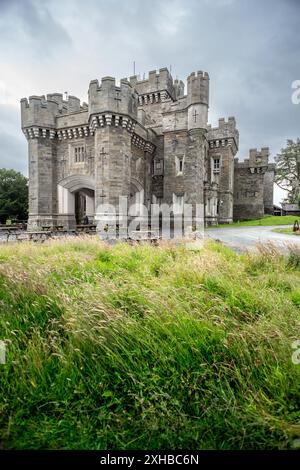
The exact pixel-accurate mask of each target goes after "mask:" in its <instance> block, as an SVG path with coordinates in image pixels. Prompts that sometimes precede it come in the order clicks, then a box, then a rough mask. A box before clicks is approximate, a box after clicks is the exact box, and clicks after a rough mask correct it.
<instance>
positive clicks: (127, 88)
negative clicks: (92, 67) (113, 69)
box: [88, 77, 138, 119]
mask: <svg viewBox="0 0 300 470" xmlns="http://www.w3.org/2000/svg"><path fill="white" fill-rule="evenodd" d="M88 95H89V114H90V115H91V114H94V113H101V112H104V111H111V112H115V113H120V114H126V115H129V116H131V117H132V118H134V119H136V117H137V103H138V94H137V92H136V91H135V89H134V88H133V87H132V85H131V83H130V82H129V81H128V80H127V78H122V79H121V80H120V86H116V79H115V78H114V77H103V78H102V79H101V84H99V81H98V80H92V81H91V82H90V86H89V91H88Z"/></svg>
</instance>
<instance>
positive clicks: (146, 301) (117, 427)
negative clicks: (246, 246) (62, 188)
mask: <svg viewBox="0 0 300 470" xmlns="http://www.w3.org/2000/svg"><path fill="white" fill-rule="evenodd" d="M261 251H262V253H260V254H248V255H242V256H238V255H236V254H234V253H233V252H231V251H230V250H229V249H227V248H224V247H223V246H221V245H220V244H216V243H212V242H210V243H208V244H207V245H206V246H205V247H204V248H203V249H201V250H199V251H197V252H195V251H193V252H192V251H191V250H188V249H185V247H184V246H178V247H175V246H173V245H171V244H170V245H168V244H163V245H161V246H158V247H150V246H147V245H145V246H128V245H125V244H119V245H115V246H113V247H108V246H106V245H104V244H102V243H101V242H100V241H97V240H92V241H86V240H85V239H82V240H79V241H78V240H76V241H67V242H61V241H52V242H51V243H48V244H47V245H43V246H34V245H32V244H22V245H18V246H13V247H12V246H6V247H3V248H1V252H0V299H1V304H0V309H1V313H0V339H2V340H3V339H4V340H6V343H7V363H6V364H5V365H0V396H1V401H0V440H1V445H2V447H4V448H7V449H123V450H125V449H140V448H147V449H162V448H169V449H174V448H184V449H277V448H280V449H286V448H290V447H292V446H293V442H296V441H295V440H296V439H297V438H299V437H300V419H299V418H300V412H299V392H300V366H297V365H294V364H293V363H292V360H291V355H292V352H293V350H292V349H291V343H292V342H293V341H294V340H296V339H299V337H300V325H299V307H300V289H299V287H300V278H299V267H300V263H299V253H297V251H296V249H295V250H294V251H291V252H290V255H289V257H284V256H282V255H280V254H279V253H276V252H274V250H272V249H271V248H270V247H269V248H268V247H267V248H266V247H265V248H263V247H262V248H261Z"/></svg>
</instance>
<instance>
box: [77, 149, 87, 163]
mask: <svg viewBox="0 0 300 470" xmlns="http://www.w3.org/2000/svg"><path fill="white" fill-rule="evenodd" d="M74 155H75V163H81V162H84V161H85V151H84V147H75V149H74Z"/></svg>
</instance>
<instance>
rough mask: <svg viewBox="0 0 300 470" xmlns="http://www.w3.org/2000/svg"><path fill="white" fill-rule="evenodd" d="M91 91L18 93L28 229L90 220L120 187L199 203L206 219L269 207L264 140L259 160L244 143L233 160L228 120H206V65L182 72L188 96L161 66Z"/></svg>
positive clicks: (235, 136)
mask: <svg viewBox="0 0 300 470" xmlns="http://www.w3.org/2000/svg"><path fill="white" fill-rule="evenodd" d="M88 96H89V102H88V105H87V104H86V103H83V104H82V105H81V104H80V101H79V99H78V98H76V97H74V96H69V97H68V98H67V99H66V100H65V99H63V95H62V94H60V93H52V94H48V95H47V97H46V98H45V96H31V97H30V98H29V100H27V99H26V98H24V99H22V100H21V115H22V129H23V132H24V134H25V136H26V138H27V139H28V154H29V221H28V228H29V230H36V229H39V228H42V227H43V226H47V227H48V226H50V227H54V226H55V225H63V227H64V228H65V229H67V230H69V229H74V228H75V225H76V218H77V222H79V220H78V219H81V218H82V217H83V216H85V217H86V216H87V217H88V220H89V221H92V220H93V217H94V215H95V211H96V208H97V207H98V206H99V205H100V204H102V203H108V204H111V205H113V206H115V207H117V206H118V202H119V197H120V196H122V197H125V198H126V199H127V202H128V205H130V204H132V203H133V202H142V203H144V204H145V205H146V206H147V207H148V208H149V206H150V204H151V202H159V203H167V204H172V203H174V202H176V201H178V200H180V201H181V202H182V201H184V203H192V204H193V205H198V206H203V208H204V207H205V217H206V221H207V224H215V223H217V222H226V223H230V222H232V220H233V217H235V218H247V217H249V216H250V217H257V216H259V215H262V214H263V213H264V212H265V211H267V212H270V211H272V207H273V178H274V166H272V165H270V164H269V163H268V156H267V152H266V149H262V152H261V154H260V157H259V158H261V161H260V162H257V158H258V156H257V153H256V151H255V150H251V151H250V162H248V163H247V162H246V163H235V160H234V157H235V155H236V153H237V150H238V145H239V133H238V130H237V128H236V123H235V119H234V118H232V117H230V118H228V121H227V122H226V121H225V119H223V118H222V119H220V120H219V126H218V127H216V128H211V127H210V126H208V125H207V119H208V105H209V76H208V74H207V73H206V72H205V73H204V72H202V71H199V72H197V73H194V72H193V73H191V74H190V75H189V76H188V78H187V94H186V95H185V94H184V84H183V82H182V81H179V80H175V81H173V79H172V76H171V74H170V72H169V71H168V69H166V68H163V69H160V70H159V72H158V73H157V72H156V71H152V72H150V73H149V76H148V78H147V79H143V80H140V79H139V78H138V77H136V76H134V77H130V79H129V80H127V79H122V80H121V81H120V85H119V86H117V85H116V82H115V79H114V78H113V77H104V78H102V80H101V83H99V82H98V80H93V81H91V82H90V86H89V92H88ZM253 168H254V170H253ZM262 168H263V169H264V171H263V170H261V169H262ZM252 170H253V171H252ZM76 194H77V195H78V194H79V196H76ZM78 201H81V202H80V208H78V207H77V206H78V204H79V203H78ZM233 208H234V210H233ZM108 230H111V228H108Z"/></svg>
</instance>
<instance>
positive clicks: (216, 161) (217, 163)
mask: <svg viewBox="0 0 300 470" xmlns="http://www.w3.org/2000/svg"><path fill="white" fill-rule="evenodd" d="M220 167H221V161H220V158H214V172H215V173H219V172H220Z"/></svg>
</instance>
